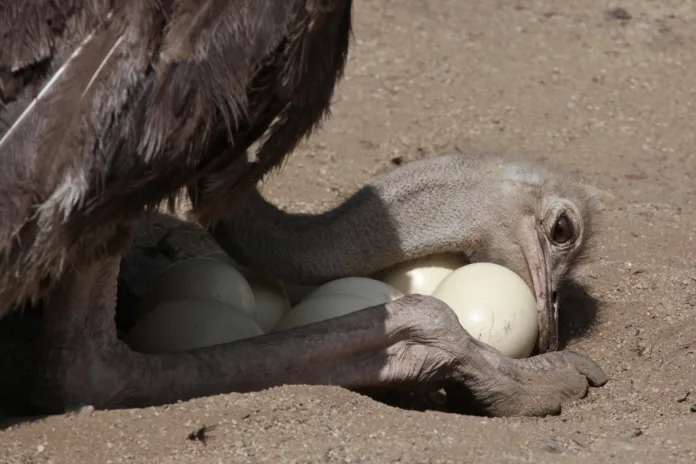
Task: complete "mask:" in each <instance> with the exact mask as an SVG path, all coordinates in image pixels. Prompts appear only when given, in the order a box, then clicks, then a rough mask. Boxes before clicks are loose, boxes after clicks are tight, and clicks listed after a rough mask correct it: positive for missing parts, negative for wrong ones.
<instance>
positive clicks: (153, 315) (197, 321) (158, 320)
mask: <svg viewBox="0 0 696 464" xmlns="http://www.w3.org/2000/svg"><path fill="white" fill-rule="evenodd" d="M263 334H264V332H263V330H262V329H261V327H259V326H258V324H257V323H256V322H254V320H253V319H252V318H251V317H250V316H249V314H247V313H246V312H244V311H242V310H240V309H238V308H235V307H232V306H229V305H226V304H224V303H221V302H219V301H214V300H199V299H186V300H177V301H170V302H168V303H164V304H162V305H159V306H157V307H156V308H154V309H153V310H152V311H150V312H148V313H147V314H145V315H144V316H143V318H142V319H141V320H140V321H138V323H137V324H136V325H135V326H134V327H133V329H132V330H131V331H130V333H129V334H128V336H127V337H126V343H128V345H129V346H130V347H131V348H132V349H133V350H135V351H139V352H141V353H166V352H175V351H186V350H192V349H195V348H202V347H204V346H212V345H217V344H220V343H228V342H233V341H236V340H243V339H246V338H251V337H256V336H259V335H263Z"/></svg>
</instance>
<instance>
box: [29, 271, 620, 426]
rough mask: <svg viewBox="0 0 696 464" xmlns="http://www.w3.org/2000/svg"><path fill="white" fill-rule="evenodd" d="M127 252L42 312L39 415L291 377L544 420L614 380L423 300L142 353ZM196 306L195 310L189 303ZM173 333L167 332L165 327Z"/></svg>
mask: <svg viewBox="0 0 696 464" xmlns="http://www.w3.org/2000/svg"><path fill="white" fill-rule="evenodd" d="M118 263H119V261H118V259H116V258H110V259H109V260H105V261H102V262H100V263H96V264H94V265H92V266H90V267H89V268H86V269H84V270H81V271H78V270H73V271H71V272H68V273H67V274H66V275H65V277H64V278H63V280H62V281H61V283H60V285H59V286H58V288H57V290H56V292H55V293H54V294H53V295H52V297H53V298H52V299H51V301H49V302H47V305H46V313H45V337H46V339H45V342H46V351H45V353H46V356H45V357H44V361H43V363H42V370H41V371H40V376H39V377H38V378H37V382H36V385H35V388H34V390H33V393H32V397H33V399H34V403H33V404H34V406H35V407H37V408H38V409H40V410H41V411H42V412H61V411H63V410H65V409H73V408H77V407H80V406H82V405H93V406H94V407H96V408H115V407H138V406H146V405H156V404H163V403H169V402H174V401H176V400H182V399H189V398H193V397H198V396H205V395H211V394H219V393H225V392H247V391H254V390H260V389H264V388H268V387H272V386H277V385H282V384H331V385H340V386H343V387H347V388H369V387H401V388H408V387H409V386H415V385H418V387H419V389H421V388H422V387H423V386H432V388H433V389H438V388H442V387H445V388H447V389H448V390H449V391H450V393H451V395H452V404H455V405H456V403H457V401H458V402H460V403H461V404H462V405H464V404H466V407H471V406H473V407H474V408H475V409H476V410H477V411H479V412H481V413H483V414H488V415H494V416H508V415H546V414H554V413H558V412H559V411H560V407H561V405H562V404H563V402H564V401H566V400H571V399H575V398H581V397H583V396H584V395H585V394H586V392H587V387H588V383H589V384H590V385H593V386H596V385H601V384H603V383H604V382H606V376H605V375H604V373H603V372H602V370H601V369H600V368H599V367H598V366H597V365H596V364H595V363H594V362H592V361H590V360H589V359H587V358H584V357H582V356H579V355H576V354H574V353H570V352H557V353H549V354H545V355H541V356H537V357H535V358H531V359H527V360H511V359H508V358H506V357H504V356H503V355H501V354H500V353H498V352H497V351H495V350H494V349H492V348H490V347H488V346H486V345H484V344H481V343H479V342H477V341H476V340H474V339H473V338H472V337H471V336H470V335H469V334H468V333H467V332H466V331H465V330H464V329H463V328H462V327H461V326H460V325H459V324H458V322H457V319H456V315H455V314H454V312H453V311H452V310H451V309H450V308H449V307H447V306H446V305H445V304H444V303H442V302H440V301H438V300H436V299H434V298H431V297H425V296H420V295H411V296H407V297H404V298H401V299H400V300H397V301H394V302H391V303H388V304H384V305H379V306H374V307H371V308H367V309H364V310H361V311H358V312H355V313H352V314H348V315H345V316H342V317H338V318H335V319H330V320H326V321H323V322H320V323H317V324H313V325H309V326H305V327H299V328H296V329H293V330H289V331H287V332H281V333H276V334H269V335H265V336H261V337H256V338H252V339H247V340H241V341H237V342H233V343H227V344H222V345H217V346H213V347H206V348H201V349H197V350H192V351H190V352H182V353H166V354H147V355H146V354H140V353H136V352H132V351H130V349H129V348H128V347H127V346H126V345H125V344H124V343H123V342H121V341H120V340H118V339H117V338H116V335H115V334H116V330H115V323H114V307H115V293H116V275H117V270H118ZM192 310H195V308H192ZM163 329H164V328H163Z"/></svg>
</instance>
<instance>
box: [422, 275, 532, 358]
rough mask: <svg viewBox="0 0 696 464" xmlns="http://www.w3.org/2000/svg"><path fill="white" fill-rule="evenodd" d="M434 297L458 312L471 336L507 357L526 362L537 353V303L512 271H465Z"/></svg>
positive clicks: (451, 277) (450, 277)
mask: <svg viewBox="0 0 696 464" xmlns="http://www.w3.org/2000/svg"><path fill="white" fill-rule="evenodd" d="M432 296H434V297H435V298H437V299H439V300H442V301H444V302H445V303H447V304H448V305H449V306H450V307H451V308H452V309H453V310H454V312H455V313H456V315H457V318H458V319H459V322H460V324H461V325H462V327H464V328H465V329H466V330H467V332H469V334H471V336H473V337H474V338H476V339H478V340H480V341H482V342H484V343H486V344H488V345H491V346H493V347H494V348H496V349H497V350H499V351H500V352H502V353H503V354H505V355H507V356H509V357H512V358H524V357H527V356H529V355H530V354H531V352H532V351H533V349H534V346H535V344H536V341H537V338H538V336H539V319H538V310H537V304H536V299H535V297H534V294H533V293H532V291H531V290H530V289H529V287H528V286H527V284H526V283H525V282H524V280H522V278H521V277H520V276H518V275H517V274H516V273H514V272H513V271H511V270H510V269H507V268H505V267H503V266H499V265H497V264H493V263H475V264H470V265H468V266H464V267H461V268H459V269H457V270H456V271H454V272H452V273H451V274H450V275H448V276H447V277H445V279H444V280H443V281H442V282H441V283H440V285H438V287H437V288H436V289H435V291H434V292H433V295H432Z"/></svg>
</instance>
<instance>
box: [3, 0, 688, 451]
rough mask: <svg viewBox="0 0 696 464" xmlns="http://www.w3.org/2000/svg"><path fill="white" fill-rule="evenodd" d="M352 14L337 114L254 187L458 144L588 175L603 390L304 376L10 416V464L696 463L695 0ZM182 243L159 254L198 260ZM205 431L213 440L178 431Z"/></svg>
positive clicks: (592, 292) (353, 178) (339, 181)
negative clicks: (528, 403) (520, 410)
mask: <svg viewBox="0 0 696 464" xmlns="http://www.w3.org/2000/svg"><path fill="white" fill-rule="evenodd" d="M354 11H355V27H354V29H355V41H354V42H353V48H352V52H351V55H350V61H349V65H348V70H347V76H346V78H345V80H344V81H343V82H342V83H341V85H340V89H339V91H338V93H337V95H336V98H335V104H334V107H333V119H332V120H331V121H330V122H328V123H327V124H326V126H325V129H324V130H323V131H322V132H321V133H320V134H317V136H315V137H313V138H312V139H311V140H310V141H309V142H308V143H306V144H305V145H303V147H302V148H301V149H299V150H297V152H296V153H295V154H294V155H293V156H292V159H291V161H290V162H289V164H288V165H287V167H286V168H285V169H284V170H283V171H282V172H281V173H280V174H279V175H276V176H274V177H273V178H272V180H271V181H270V182H269V184H268V185H267V187H266V190H265V192H266V193H267V194H268V195H269V196H270V197H271V198H272V199H273V200H274V201H275V202H277V203H279V204H282V205H284V206H286V207H288V208H290V209H293V210H303V211H317V210H320V209H323V208H326V207H330V206H331V205H334V204H336V203H337V202H339V201H340V200H341V199H342V198H344V197H345V196H346V195H348V194H350V193H351V192H353V191H355V189H357V188H359V187H360V185H362V184H363V183H364V182H365V181H367V180H368V179H369V178H370V177H372V176H374V175H375V174H377V173H378V172H382V171H384V170H385V169H389V168H390V167H391V166H392V165H393V164H394V163H398V162H400V161H408V160H412V159H417V158H422V157H427V156H432V155H435V154H442V153H448V152H453V151H463V152H468V153H495V154H500V155H503V156H506V157H509V158H511V159H531V160H536V161H538V162H540V163H544V164H545V165H548V166H549V167H552V168H557V169H560V170H562V171H564V172H567V173H568V174H569V175H571V176H573V177H575V178H577V179H578V180H580V181H583V182H585V183H587V184H589V185H590V186H592V188H593V189H594V191H595V192H596V193H597V194H598V195H599V196H600V198H601V199H602V202H603V207H602V211H601V218H602V220H601V223H600V237H599V246H598V248H597V250H596V252H595V254H594V256H593V259H592V261H591V262H590V263H589V264H588V265H586V266H585V267H584V268H583V269H582V270H581V271H580V279H579V281H580V282H581V283H582V284H583V285H584V286H585V290H584V291H583V290H577V289H576V291H575V292H573V293H572V294H570V295H567V296H566V298H565V300H564V301H565V305H566V310H565V311H564V314H563V317H564V333H565V335H566V340H567V343H568V346H569V347H571V348H573V349H576V350H579V351H582V352H585V353H587V354H589V355H590V356H592V357H593V358H594V359H596V360H597V361H598V362H600V363H601V364H602V366H603V367H604V368H605V369H606V371H607V373H608V374H609V376H610V378H611V380H610V381H609V383H608V384H607V385H606V386H605V387H603V388H600V389H593V390H592V391H591V392H590V394H589V396H588V397H587V398H586V399H584V400H581V401H578V402H576V403H573V404H570V405H568V406H567V407H566V408H565V409H564V410H563V412H562V414H561V415H560V416H558V417H548V418H543V419H528V418H511V419H484V418H480V417H471V416H461V415H455V414H450V413H446V412H439V411H414V410H406V409H402V408H397V407H393V406H388V405H385V404H383V403H380V402H377V401H374V400H372V399H369V398H367V397H364V396H361V395H358V394H356V393H352V392H349V391H345V390H342V389H340V388H335V387H305V386H287V387H282V388H274V389H271V390H267V391H262V392H258V393H252V394H230V395H221V396H216V397H209V398H201V399H197V400H194V401H188V402H184V403H179V404H175V405H170V406H166V407H157V408H147V409H138V410H121V411H106V412H100V411H98V412H93V413H91V412H89V411H85V412H82V413H80V414H70V415H63V416H53V417H48V418H37V419H32V420H26V419H25V420H21V421H16V422H9V423H6V424H5V425H4V426H3V427H2V428H0V443H1V444H2V445H1V446H0V462H23V463H34V462H37V463H38V462H54V463H78V462H114V463H116V462H126V461H127V462H152V463H155V462H182V463H194V462H201V463H203V462H206V463H207V462H363V461H364V462H394V461H401V462H590V461H591V462H645V463H647V462H658V460H668V461H669V462H696V412H694V411H696V385H695V384H696V317H695V315H694V313H695V311H696V264H695V263H696V261H695V260H694V252H695V250H696V243H695V242H694V237H695V234H694V226H695V225H696V211H695V210H694V199H695V198H696V197H695V196H694V192H695V190H696V184H695V183H694V179H695V177H696V156H695V155H694V151H693V147H694V146H695V145H696V137H695V136H694V131H693V125H694V121H696V96H695V92H696V86H695V85H694V76H696V28H695V27H694V21H696V7H695V6H694V3H693V2H692V1H690V0H642V1H638V0H626V1H624V2H623V3H621V4H613V3H608V2H604V1H598V0H585V1H583V2H568V1H554V0H535V1H529V2H523V1H513V0H496V1H490V2H473V1H463V0H433V1H422V0H356V2H355V6H354ZM150 232H152V231H150ZM165 232H166V229H165V228H164V227H163V226H161V225H160V226H159V228H157V229H156V230H155V233H154V235H153V234H152V233H150V235H149V237H150V239H151V238H152V237H153V236H155V235H157V234H160V237H161V236H162V235H163V234H164V233H165ZM177 234H179V235H181V234H183V235H185V234H186V233H185V232H175V233H174V234H173V235H170V236H169V237H168V238H167V239H166V240H165V242H167V241H169V242H171V243H170V248H167V250H168V251H169V252H170V255H172V256H178V257H179V258H180V257H183V256H187V255H190V254H195V253H198V252H200V251H201V250H200V249H195V250H194V248H195V247H192V248H187V246H188V245H187V243H188V242H189V241H188V240H187V239H185V238H184V239H183V240H179V241H177V240H178V239H177V236H178V235H177ZM172 243H173V244H172ZM198 245H201V243H198ZM205 246H208V245H205V244H204V248H205ZM165 248H166V247H165ZM165 251H166V250H165ZM590 322H593V323H592V324H590ZM8 384H9V382H5V385H8ZM204 425H205V426H214V429H213V430H211V431H210V432H209V433H208V435H209V436H210V437H211V438H210V439H209V440H207V441H206V444H204V443H202V442H201V441H197V440H189V439H187V436H188V435H189V434H190V433H191V432H194V431H196V430H197V429H198V428H200V427H202V426H204Z"/></svg>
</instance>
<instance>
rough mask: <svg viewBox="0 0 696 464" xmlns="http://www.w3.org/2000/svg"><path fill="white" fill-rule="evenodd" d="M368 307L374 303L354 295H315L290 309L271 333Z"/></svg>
mask: <svg viewBox="0 0 696 464" xmlns="http://www.w3.org/2000/svg"><path fill="white" fill-rule="evenodd" d="M370 306H375V303H374V302H373V301H371V300H368V299H365V298H362V297H359V296H356V295H341V294H327V295H317V296H315V297H314V298H310V299H307V300H304V301H302V302H300V304H298V305H297V306H295V307H294V308H292V309H291V310H290V312H289V313H287V314H285V315H284V316H283V317H282V318H281V319H280V320H279V321H278V323H277V324H276V325H275V327H273V332H280V331H283V330H288V329H292V328H294V327H300V326H303V325H308V324H313V323H315V322H320V321H324V320H326V319H333V318H335V317H339V316H343V315H344V314H348V313H352V312H354V311H359V310H361V309H364V308H369V307H370Z"/></svg>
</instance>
